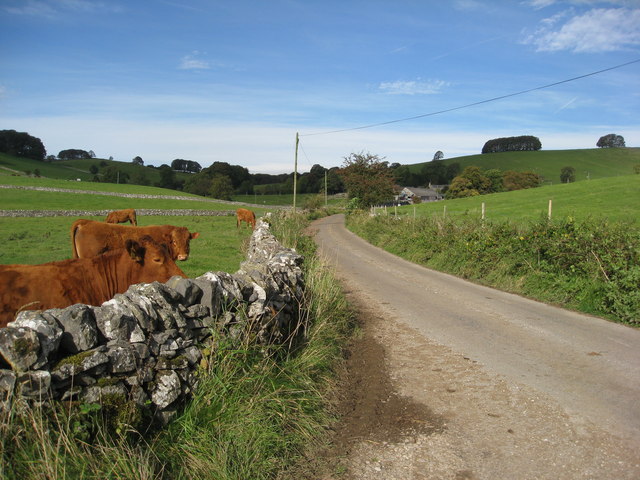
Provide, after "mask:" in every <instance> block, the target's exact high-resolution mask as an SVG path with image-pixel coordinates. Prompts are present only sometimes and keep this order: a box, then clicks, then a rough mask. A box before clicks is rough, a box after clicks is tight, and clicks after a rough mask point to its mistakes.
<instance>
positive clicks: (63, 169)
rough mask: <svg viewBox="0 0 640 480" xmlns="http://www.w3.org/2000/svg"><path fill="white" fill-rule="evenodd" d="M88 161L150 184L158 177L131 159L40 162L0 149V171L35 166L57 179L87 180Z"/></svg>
mask: <svg viewBox="0 0 640 480" xmlns="http://www.w3.org/2000/svg"><path fill="white" fill-rule="evenodd" d="M101 164H102V166H101ZM92 165H95V166H96V167H98V169H99V171H102V170H103V169H104V168H105V167H107V166H115V167H117V168H118V170H119V171H120V172H122V173H126V174H127V175H129V177H130V178H131V179H133V178H135V176H136V175H144V176H145V177H146V178H147V179H148V180H149V185H154V184H155V183H157V182H159V181H160V172H159V171H158V169H157V168H154V167H148V166H143V165H136V164H134V163H132V162H118V161H116V160H106V159H103V158H90V159H79V160H56V161H53V162H41V161H38V160H32V159H30V158H22V157H14V156H12V155H7V154H5V153H0V175H26V172H29V173H31V174H34V173H35V171H36V169H37V170H38V171H39V172H40V176H42V177H47V178H54V179H59V180H76V179H78V178H79V179H80V180H82V181H85V182H90V181H92V180H93V177H94V174H93V173H91V172H90V171H89V169H90V168H91V166H92ZM190 175H191V174H189V173H184V172H176V179H178V180H184V179H187V178H189V176H190Z"/></svg>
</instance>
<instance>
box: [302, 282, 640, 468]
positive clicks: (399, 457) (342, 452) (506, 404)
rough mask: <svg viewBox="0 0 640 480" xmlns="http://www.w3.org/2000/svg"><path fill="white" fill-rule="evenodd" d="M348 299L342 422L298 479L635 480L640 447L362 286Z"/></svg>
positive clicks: (340, 408) (309, 459)
mask: <svg viewBox="0 0 640 480" xmlns="http://www.w3.org/2000/svg"><path fill="white" fill-rule="evenodd" d="M347 296H348V298H349V300H350V302H351V303H352V304H353V305H354V307H355V308H356V310H357V311H358V314H359V318H360V326H361V331H360V333H359V335H357V337H356V338H355V339H354V341H353V343H352V345H351V346H350V348H349V350H348V352H347V360H346V367H345V371H344V374H343V375H342V379H341V382H342V384H341V388H340V392H339V398H338V399H337V402H336V403H337V410H338V413H339V416H340V420H339V421H338V422H337V423H336V425H334V426H333V432H332V435H331V439H330V443H329V444H328V445H327V446H326V448H324V449H323V450H322V451H320V452H314V453H313V454H310V455H309V456H308V457H307V461H306V462H305V465H304V468H303V470H304V473H300V472H297V474H296V478H301V479H302V478H304V479H315V480H320V479H322V480H360V479H363V480H364V479H367V480H371V479H384V480H426V479H451V480H462V479H476V480H478V479H503V478H514V479H515V478H517V479H553V480H561V479H572V480H573V479H576V478H581V479H635V478H640V455H639V454H638V450H637V446H634V445H629V444H625V443H624V442H623V440H622V439H619V438H615V437H612V436H611V435H609V434H607V433H606V432H603V431H601V430H599V429H597V428H595V427H594V426H593V425H591V424H590V423H588V422H587V421H584V420H581V419H576V418H574V417H572V418H570V417H569V416H567V414H566V413H565V412H564V410H563V409H562V408H561V407H560V406H559V405H557V404H556V403H555V402H554V401H553V400H552V399H550V398H548V397H546V396H544V395H541V394H539V393H538V392H536V391H533V390H532V389H530V388H528V387H525V386H522V385H515V384H512V383H508V382H506V381H505V380H504V379H503V378H501V377H499V376H495V375H491V374H489V373H487V372H486V371H485V369H484V368H483V366H482V365H480V364H478V363H476V362H475V361H474V360H473V359H471V358H468V357H466V356H464V355H462V354H458V353H456V352H452V351H451V350H450V349H449V348H448V347H445V346H442V345H439V344H435V343H433V342H430V341H429V340H427V339H425V338H424V337H422V336H421V335H419V334H418V333H417V332H416V331H414V330H413V329H411V328H409V327H407V326H406V325H403V324H402V322H400V321H398V319H394V318H393V317H392V316H391V315H390V314H389V312H385V311H384V305H379V304H377V303H376V302H375V300H374V299H371V298H367V296H366V295H364V294H362V293H361V292H357V291H349V292H347Z"/></svg>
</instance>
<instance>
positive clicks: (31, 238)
mask: <svg viewBox="0 0 640 480" xmlns="http://www.w3.org/2000/svg"><path fill="white" fill-rule="evenodd" d="M82 218H88V219H91V220H104V218H103V217H82ZM75 220H77V218H75V217H40V218H28V217H17V218H13V217H0V264H13V263H19V264H37V263H46V262H52V261H56V260H64V259H67V258H71V236H70V229H71V225H72V224H73V222H74V221H75ZM138 223H139V225H178V226H183V227H187V228H188V229H189V231H190V232H199V233H200V236H199V237H198V238H196V239H194V240H191V255H190V256H189V259H188V260H186V261H184V262H178V266H179V267H180V268H181V269H182V270H183V271H184V273H185V274H186V275H187V276H188V277H190V278H194V277H197V276H200V275H202V274H203V273H205V272H208V271H219V270H222V271H225V272H229V273H234V272H235V271H237V270H238V268H239V267H240V262H242V261H243V260H244V251H243V248H244V247H243V245H244V244H245V242H247V241H248V238H249V236H250V235H251V229H250V228H247V227H244V224H243V227H242V228H239V229H238V228H236V220H235V217H232V216H225V217H218V216H206V217H204V216H202V217H187V216H147V217H145V216H140V217H139V218H138Z"/></svg>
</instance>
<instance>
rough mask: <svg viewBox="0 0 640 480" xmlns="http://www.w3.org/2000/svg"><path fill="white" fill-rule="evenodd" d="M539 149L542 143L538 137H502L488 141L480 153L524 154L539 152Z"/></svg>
mask: <svg viewBox="0 0 640 480" xmlns="http://www.w3.org/2000/svg"><path fill="white" fill-rule="evenodd" d="M541 148H542V143H541V142H540V139H539V138H538V137H534V136H533V135H522V136H520V137H503V138H494V139H492V140H488V141H487V142H486V143H485V144H484V147H482V153H497V152H525V151H533V150H540V149H541Z"/></svg>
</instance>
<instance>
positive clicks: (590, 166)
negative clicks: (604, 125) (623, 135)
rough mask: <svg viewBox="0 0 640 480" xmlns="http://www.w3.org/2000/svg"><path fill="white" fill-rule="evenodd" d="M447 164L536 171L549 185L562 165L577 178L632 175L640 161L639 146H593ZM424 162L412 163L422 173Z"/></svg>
mask: <svg viewBox="0 0 640 480" xmlns="http://www.w3.org/2000/svg"><path fill="white" fill-rule="evenodd" d="M440 161H441V162H443V163H444V164H445V165H449V164H451V163H459V164H460V168H461V169H464V168H465V167H468V166H470V165H475V166H478V167H480V168H482V169H483V170H488V169H490V168H497V169H498V170H501V171H503V172H504V171H506V170H516V171H533V172H535V173H537V174H539V175H542V176H543V177H544V181H545V183H546V184H554V185H555V184H556V183H560V170H561V169H562V167H573V168H575V170H576V181H577V182H581V181H585V180H588V179H590V180H594V179H597V178H606V177H615V176H619V175H630V174H632V173H633V168H634V166H636V165H639V164H640V148H590V149H580V150H539V151H537V152H503V153H489V154H484V155H482V154H481V155H469V156H465V157H456V158H448V159H446V160H440ZM424 165H425V163H416V164H413V165H409V168H410V169H411V171H414V172H419V171H420V169H421V168H422V167H423V166H424Z"/></svg>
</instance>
